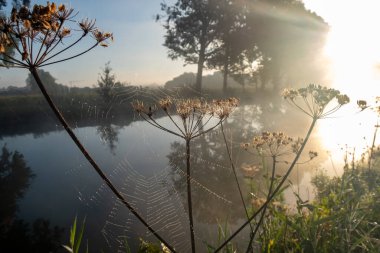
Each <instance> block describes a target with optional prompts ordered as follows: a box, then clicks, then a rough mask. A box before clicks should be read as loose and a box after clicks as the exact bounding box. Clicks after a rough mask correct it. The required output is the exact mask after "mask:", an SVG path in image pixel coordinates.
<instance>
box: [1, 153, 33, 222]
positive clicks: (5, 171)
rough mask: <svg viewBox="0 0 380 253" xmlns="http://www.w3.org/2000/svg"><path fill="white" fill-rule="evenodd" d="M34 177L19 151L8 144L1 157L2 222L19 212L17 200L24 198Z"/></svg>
mask: <svg viewBox="0 0 380 253" xmlns="http://www.w3.org/2000/svg"><path fill="white" fill-rule="evenodd" d="M33 177H34V174H33V173H32V170H31V169H30V168H29V167H28V166H27V165H26V162H25V160H24V156H23V155H22V154H20V153H19V152H18V151H15V152H13V153H12V152H10V151H9V150H8V149H7V147H6V145H4V146H3V148H2V154H1V157H0V201H1V209H0V218H1V224H3V223H6V222H7V221H11V220H12V217H13V216H14V215H15V214H16V212H17V209H18V207H17V200H18V199H20V198H22V197H23V196H24V194H25V192H26V190H27V189H28V187H29V185H30V180H31V178H33Z"/></svg>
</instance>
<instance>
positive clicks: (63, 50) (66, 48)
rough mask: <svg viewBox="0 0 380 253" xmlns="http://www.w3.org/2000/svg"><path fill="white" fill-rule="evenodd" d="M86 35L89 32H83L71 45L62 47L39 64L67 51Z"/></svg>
mask: <svg viewBox="0 0 380 253" xmlns="http://www.w3.org/2000/svg"><path fill="white" fill-rule="evenodd" d="M86 35H87V34H82V35H81V36H80V37H79V38H78V39H77V40H76V41H74V42H73V43H72V44H71V45H69V46H67V47H65V48H64V49H62V50H61V51H59V52H57V53H55V54H53V55H52V56H50V57H48V58H47V59H45V60H43V61H42V62H39V64H43V63H45V62H47V61H48V60H50V59H52V58H54V57H56V56H57V55H59V54H61V53H63V52H65V51H66V50H68V49H70V48H71V47H73V46H74V45H76V44H78V42H79V41H81V40H82V39H83V38H84V37H85V36H86ZM96 44H98V43H96ZM53 49H54V48H53ZM47 50H48V49H47ZM50 52H51V50H50V51H46V54H48V53H50ZM41 58H42V57H41Z"/></svg>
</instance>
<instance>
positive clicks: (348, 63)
mask: <svg viewBox="0 0 380 253" xmlns="http://www.w3.org/2000/svg"><path fill="white" fill-rule="evenodd" d="M305 5H306V7H308V8H310V9H311V10H313V11H315V12H317V13H318V14H319V15H320V16H322V17H323V18H324V19H325V20H326V21H327V22H328V23H329V25H330V32H329V35H328V38H327V42H326V46H325V55H326V57H327V58H328V60H329V63H330V66H331V69H330V73H329V74H330V76H331V83H330V84H327V85H329V86H331V87H333V88H335V89H338V90H340V91H341V92H342V93H345V94H347V95H348V96H349V97H350V99H351V103H350V105H349V106H346V108H342V109H343V110H342V111H341V112H340V113H339V115H338V116H337V118H334V119H327V120H323V121H321V122H320V127H319V131H318V135H319V137H320V138H321V139H322V142H323V145H324V146H325V148H326V149H327V150H328V151H329V152H331V155H332V157H333V158H334V159H335V161H336V162H341V161H342V158H343V155H344V152H345V149H346V147H347V148H348V149H349V150H351V151H352V150H353V149H355V157H356V158H358V159H359V158H360V155H361V153H362V152H363V151H364V150H365V148H366V147H368V146H369V145H371V142H372V138H373V133H374V126H375V125H376V123H377V114H376V113H374V112H373V111H370V110H366V111H363V112H359V111H360V109H359V108H358V107H357V106H356V101H357V100H361V99H364V100H367V102H368V103H370V104H372V105H373V104H374V103H375V98H376V96H379V95H380V67H379V66H380V33H379V32H378V24H379V23H380V15H378V13H377V12H378V10H379V7H380V1H376V0H361V1H358V0H349V1H344V2H342V1H337V0H332V1H305Z"/></svg>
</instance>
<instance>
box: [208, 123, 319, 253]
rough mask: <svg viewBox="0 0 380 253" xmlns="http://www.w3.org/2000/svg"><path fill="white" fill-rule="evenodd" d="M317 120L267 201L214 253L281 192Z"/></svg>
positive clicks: (217, 250)
mask: <svg viewBox="0 0 380 253" xmlns="http://www.w3.org/2000/svg"><path fill="white" fill-rule="evenodd" d="M318 119H319V118H318V117H314V118H313V121H312V122H311V125H310V127H309V130H308V132H307V134H306V137H305V140H304V141H303V142H302V145H301V147H300V149H299V150H298V152H297V154H296V157H295V158H294V160H293V162H292V164H291V165H290V167H289V169H288V171H287V172H286V173H285V175H284V176H283V177H282V179H281V181H280V183H279V184H278V185H277V187H276V188H275V189H274V190H273V193H272V194H271V195H270V197H269V198H268V199H267V201H266V202H265V203H264V204H263V205H262V206H261V207H260V208H259V209H258V210H257V211H256V212H255V213H254V214H253V215H252V216H251V217H250V218H249V219H248V220H247V221H246V222H245V223H244V224H243V225H241V226H240V227H239V228H238V229H237V230H236V231H235V232H234V233H232V234H231V235H230V237H228V238H227V239H226V240H225V241H224V242H223V243H222V244H221V245H220V246H219V247H218V248H217V249H216V250H215V251H214V252H219V251H220V250H221V249H222V248H224V247H225V246H226V245H227V244H228V243H229V242H230V241H231V240H232V239H233V238H234V237H235V236H236V235H238V234H239V233H240V231H241V230H243V229H244V228H245V227H246V226H247V225H248V224H250V223H251V221H252V220H253V219H254V218H256V216H257V215H258V214H260V213H261V211H262V210H263V209H264V208H266V206H267V205H268V204H269V202H270V201H272V199H273V198H274V197H275V196H276V194H277V193H278V192H279V191H280V190H281V187H282V185H283V184H284V183H285V181H286V180H287V178H288V177H289V175H290V173H291V172H292V170H293V168H294V166H295V165H296V163H297V160H298V159H299V157H300V156H301V153H302V151H303V149H304V148H305V146H306V143H307V141H308V140H309V138H310V135H311V132H312V131H313V129H314V126H315V124H316V123H317V120H318Z"/></svg>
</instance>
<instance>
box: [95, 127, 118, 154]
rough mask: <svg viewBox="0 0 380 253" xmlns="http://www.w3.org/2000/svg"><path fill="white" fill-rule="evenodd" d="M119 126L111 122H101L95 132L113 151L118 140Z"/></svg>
mask: <svg viewBox="0 0 380 253" xmlns="http://www.w3.org/2000/svg"><path fill="white" fill-rule="evenodd" d="M119 129H120V127H119V126H115V125H112V124H111V123H109V122H108V123H101V124H100V125H99V126H98V127H97V132H98V134H99V135H100V138H101V140H102V141H103V142H104V143H106V144H107V145H108V147H109V149H110V150H111V152H112V153H113V152H114V151H115V148H116V144H117V142H118V141H119V139H118V135H119Z"/></svg>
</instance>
